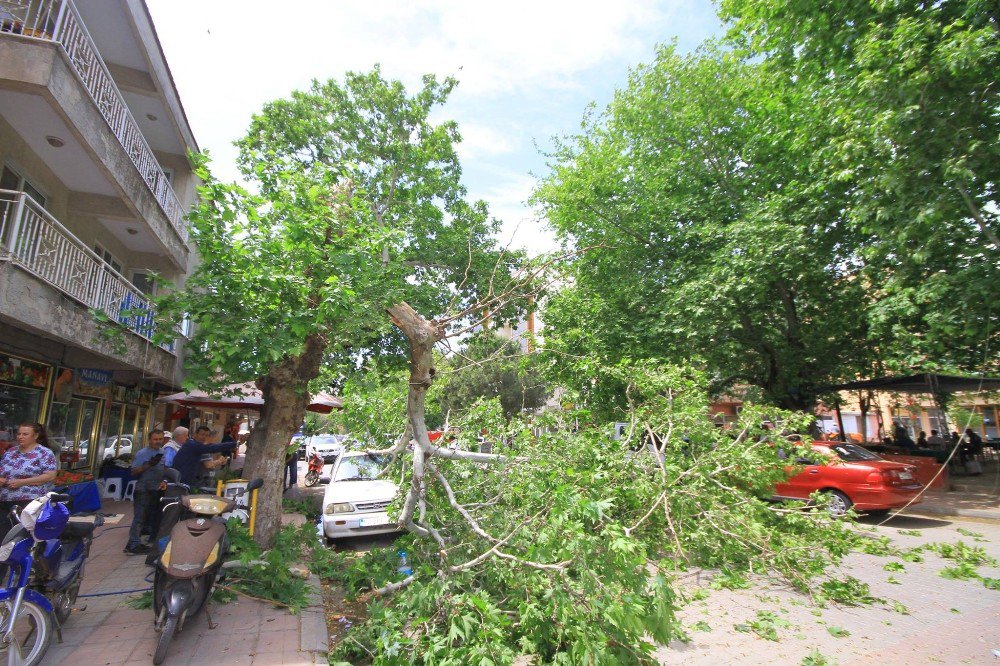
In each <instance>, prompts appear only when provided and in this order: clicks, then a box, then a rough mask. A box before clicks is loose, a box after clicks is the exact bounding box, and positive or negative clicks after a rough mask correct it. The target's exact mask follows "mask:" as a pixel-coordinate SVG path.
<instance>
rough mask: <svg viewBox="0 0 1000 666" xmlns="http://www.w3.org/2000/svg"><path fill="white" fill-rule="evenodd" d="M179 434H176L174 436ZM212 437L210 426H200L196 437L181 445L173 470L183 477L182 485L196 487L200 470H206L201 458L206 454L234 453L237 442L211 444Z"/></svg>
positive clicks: (196, 431) (175, 457)
mask: <svg viewBox="0 0 1000 666" xmlns="http://www.w3.org/2000/svg"><path fill="white" fill-rule="evenodd" d="M176 435H177V432H176V431H175V432H174V436H176ZM211 435H212V429H211V428H209V427H208V426H198V429H197V430H195V433H194V437H193V438H192V439H189V440H187V441H186V442H184V444H182V445H181V448H180V451H178V452H177V455H176V456H174V464H173V468H174V469H176V470H177V471H178V472H179V473H180V475H181V483H184V484H187V485H189V486H192V485H194V483H195V481H196V480H197V478H198V473H199V470H200V469H204V467H203V466H202V464H201V457H202V456H203V455H205V454H206V453H223V452H225V451H232V450H233V447H234V446H235V445H236V443H235V442H226V443H222V442H220V443H218V444H209V443H208V438H209V437H210V436H211Z"/></svg>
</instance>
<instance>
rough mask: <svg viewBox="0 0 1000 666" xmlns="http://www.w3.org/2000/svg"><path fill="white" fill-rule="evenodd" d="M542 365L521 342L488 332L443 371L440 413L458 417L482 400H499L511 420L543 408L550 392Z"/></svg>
mask: <svg viewBox="0 0 1000 666" xmlns="http://www.w3.org/2000/svg"><path fill="white" fill-rule="evenodd" d="M540 364H541V362H540V360H539V357H538V356H536V355H533V354H525V353H523V352H522V351H521V348H520V345H519V344H518V342H516V341H513V340H508V339H506V338H504V337H502V336H500V335H497V334H496V333H494V332H492V331H484V332H482V333H480V334H479V335H477V336H475V337H473V338H472V339H470V340H468V341H467V342H466V343H465V344H464V345H463V346H462V348H461V349H460V350H459V351H458V353H457V354H455V355H453V356H452V357H451V358H449V362H448V363H447V365H446V366H445V367H442V368H440V369H439V375H442V378H441V380H440V384H439V389H438V391H439V392H438V395H439V396H440V398H439V402H440V409H441V411H442V412H444V413H446V414H447V413H449V412H454V413H455V414H456V415H457V414H459V413H463V412H466V411H468V409H469V408H471V407H472V405H473V404H474V403H475V402H476V401H477V400H479V399H489V398H499V400H500V404H501V406H502V407H503V413H504V416H506V417H507V418H508V419H509V418H511V417H512V416H514V415H515V414H518V413H520V412H522V411H525V410H534V409H536V408H538V407H541V406H542V405H543V404H544V403H545V398H546V396H547V394H548V391H547V390H546V388H545V382H544V380H543V378H542V373H541V368H540V367H539V366H540Z"/></svg>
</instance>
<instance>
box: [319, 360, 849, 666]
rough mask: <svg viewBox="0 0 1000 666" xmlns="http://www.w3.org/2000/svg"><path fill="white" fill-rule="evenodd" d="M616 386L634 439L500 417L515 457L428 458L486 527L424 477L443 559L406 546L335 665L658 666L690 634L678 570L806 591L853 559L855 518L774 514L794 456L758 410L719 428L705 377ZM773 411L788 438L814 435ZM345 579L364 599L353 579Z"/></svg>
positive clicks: (383, 566) (380, 562) (381, 559)
mask: <svg viewBox="0 0 1000 666" xmlns="http://www.w3.org/2000/svg"><path fill="white" fill-rule="evenodd" d="M605 372H606V373H607V374H610V375H615V376H616V377H617V379H618V380H619V381H625V382H628V383H629V384H630V386H631V389H630V400H631V407H632V409H631V412H630V416H631V417H632V424H633V426H634V427H633V428H631V429H630V432H629V433H627V435H626V438H625V439H623V440H615V439H613V438H612V436H611V430H610V426H608V427H598V426H597V425H593V424H592V425H587V426H586V427H583V428H575V427H574V426H575V424H580V423H583V424H587V423H590V415H589V414H587V413H586V412H576V413H567V414H547V415H542V416H540V417H536V418H535V419H534V420H533V421H532V422H531V423H530V424H529V423H525V422H524V421H522V420H520V419H517V418H515V419H513V420H512V421H510V422H506V420H504V419H503V418H502V415H500V412H499V410H495V411H494V412H493V413H495V414H497V415H498V416H500V418H498V419H497V420H496V421H491V423H493V424H494V425H492V426H491V427H495V428H498V429H500V430H499V431H498V433H497V434H498V437H497V444H496V445H495V449H494V450H495V451H499V452H500V453H501V454H502V455H503V456H505V457H503V458H501V459H500V460H498V461H496V462H493V463H490V464H488V465H484V464H482V463H478V462H473V461H463V460H446V459H439V458H436V457H435V458H432V459H431V462H432V464H433V465H434V466H435V469H437V470H438V471H440V472H441V473H442V475H443V476H444V478H446V479H448V480H449V484H450V485H449V488H450V489H451V490H452V492H453V495H454V497H455V498H456V499H457V501H458V502H460V504H461V506H463V507H467V509H466V510H467V511H468V512H470V514H469V515H470V516H472V517H473V519H474V521H475V525H473V524H472V523H471V522H470V521H469V520H467V518H466V516H463V515H462V514H461V513H460V512H459V511H458V510H457V509H455V508H454V507H453V506H452V504H451V502H450V501H449V497H448V488H445V487H444V485H443V484H442V483H441V482H440V481H439V480H437V481H435V480H434V479H437V477H433V476H430V477H428V479H429V481H428V487H427V490H426V496H427V504H428V511H427V515H426V516H425V517H424V518H423V524H425V525H427V526H429V527H432V528H434V529H435V530H437V531H438V532H439V533H440V535H441V536H442V538H443V539H445V544H446V548H441V547H440V546H439V544H437V543H435V541H434V540H433V539H430V538H423V537H412V538H413V542H412V544H411V545H410V546H408V547H407V552H408V553H409V554H410V556H411V558H412V561H411V564H412V566H413V567H414V570H415V574H416V578H415V580H414V582H413V583H412V584H410V585H408V586H406V587H404V588H403V589H401V590H399V591H398V592H396V593H395V595H394V596H392V597H390V598H388V599H383V598H381V597H374V598H372V600H371V603H370V606H369V613H370V615H369V619H368V620H367V621H366V622H365V623H363V624H361V625H357V626H356V627H355V628H354V629H353V630H352V632H351V633H350V635H349V636H350V639H349V640H346V641H344V642H342V643H341V644H340V645H339V646H338V648H337V650H336V652H335V655H334V657H335V658H336V659H343V660H347V661H351V660H357V659H365V658H372V657H371V655H374V657H373V659H374V662H375V663H409V662H416V663H456V664H457V663H478V662H481V661H482V660H484V659H486V660H488V661H491V662H492V663H509V662H510V661H512V660H513V659H514V658H516V657H517V656H518V655H521V654H528V655H535V656H536V658H537V659H539V660H540V661H541V662H543V663H577V662H594V663H646V662H649V660H650V654H651V652H652V649H653V647H654V644H655V643H666V642H668V641H669V640H670V639H671V638H673V637H679V636H681V635H683V630H682V628H681V626H680V624H679V621H678V620H677V619H676V618H675V616H674V609H675V608H676V607H677V606H678V605H679V604H680V603H682V601H681V599H679V598H678V596H677V593H676V592H675V591H674V585H673V583H672V577H673V575H674V574H675V573H676V572H678V571H682V570H684V569H687V568H688V567H713V568H719V567H724V568H725V569H726V570H727V571H728V572H729V574H728V575H729V576H730V578H731V579H733V580H737V579H740V578H742V579H745V578H746V576H747V575H749V574H755V575H776V576H779V577H781V578H782V579H784V580H786V581H787V582H789V583H790V584H792V585H793V586H795V587H797V588H798V589H801V590H806V589H808V588H809V586H810V581H812V580H813V579H814V578H816V577H817V576H820V575H822V574H823V572H824V571H825V570H826V567H827V566H828V565H829V564H830V563H832V562H835V561H837V560H839V558H840V557H841V556H842V555H843V554H845V553H847V552H848V551H849V550H850V548H851V545H852V543H853V540H854V537H853V535H852V533H851V530H850V529H849V527H848V526H847V525H846V524H845V523H844V522H843V521H834V520H830V519H829V517H828V516H827V514H826V513H825V512H824V511H821V510H815V511H811V510H802V511H776V510H775V507H774V505H772V504H771V503H769V502H767V501H766V500H765V499H763V498H765V497H768V496H769V495H770V489H771V488H772V487H773V485H774V483H775V482H776V481H777V480H779V479H783V478H785V475H786V474H787V472H786V470H785V463H786V461H784V460H782V459H781V458H779V456H778V453H777V449H778V447H779V445H780V446H784V447H790V448H791V447H794V446H795V445H794V444H793V443H790V442H789V441H787V440H786V439H785V438H784V437H782V436H780V435H778V434H776V433H775V432H774V431H771V430H765V429H763V428H762V427H761V423H762V421H763V420H764V416H763V414H764V412H763V411H761V410H757V409H755V408H754V407H752V406H748V407H747V409H746V410H745V411H744V412H743V414H744V420H743V421H741V422H740V423H738V424H736V426H735V427H734V428H733V429H732V430H730V431H723V430H719V429H717V428H715V427H713V426H712V424H711V422H710V420H709V419H708V418H707V407H706V405H707V402H706V394H705V381H704V378H703V377H701V376H700V375H698V374H697V373H692V372H691V371H680V370H675V369H670V368H665V367H664V366H662V365H660V364H648V365H646V364H632V365H628V366H622V367H613V368H606V369H605ZM767 414H768V416H769V418H771V419H773V420H776V421H778V422H781V423H783V424H785V425H787V427H788V428H789V429H794V428H795V427H796V426H798V425H800V424H801V423H802V421H800V420H796V418H795V417H794V416H793V415H792V414H788V413H782V412H778V411H777V410H774V409H771V410H768V411H767ZM646 432H655V433H658V435H659V437H658V438H657V441H658V442H659V444H660V446H661V447H662V448H661V449H660V450H658V451H656V452H655V453H654V452H653V451H652V450H650V449H648V448H643V447H642V440H643V436H642V435H643V433H646ZM406 483H407V481H406V480H405V479H404V486H405V485H406ZM477 528H478V530H477ZM480 531H481V532H480ZM483 534H487V535H496V536H494V537H492V538H485V537H483ZM408 538H411V537H408ZM494 539H495V540H494ZM492 552H499V553H503V554H504V557H500V556H499V554H498V555H496V556H491V553H492ZM366 557H370V558H372V559H371V560H369V561H368V562H359V563H358V568H359V569H361V570H364V569H365V568H367V567H368V566H371V567H372V571H374V572H375V574H374V575H372V576H371V580H370V581H366V582H367V583H368V584H374V585H378V584H379V583H380V582H382V581H383V580H385V576H386V575H389V576H390V577H391V576H392V568H393V567H394V565H393V563H392V558H391V556H389V557H387V556H385V555H378V554H376V555H370V556H366ZM472 561H476V562H477V564H476V566H466V565H467V564H468V563H469V562H472ZM350 566H354V565H350ZM379 572H381V573H379ZM342 575H343V577H344V579H345V580H346V581H347V582H348V585H349V587H354V586H356V585H358V582H359V581H358V576H357V575H356V574H354V573H351V572H350V570H348V571H347V572H346V573H344V574H342ZM369 653H370V654H369Z"/></svg>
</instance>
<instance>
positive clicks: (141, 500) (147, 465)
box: [124, 429, 164, 555]
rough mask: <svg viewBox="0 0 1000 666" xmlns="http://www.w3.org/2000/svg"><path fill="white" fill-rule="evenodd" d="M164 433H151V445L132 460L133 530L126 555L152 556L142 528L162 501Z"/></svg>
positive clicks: (131, 530)
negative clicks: (145, 543)
mask: <svg viewBox="0 0 1000 666" xmlns="http://www.w3.org/2000/svg"><path fill="white" fill-rule="evenodd" d="M163 442H164V437H163V431H162V430H159V429H157V430H154V431H152V432H151V433H149V445H148V446H147V447H146V448H144V449H142V450H141V451H139V452H138V453H136V454H135V457H134V458H133V459H132V476H133V477H136V479H137V481H136V483H135V493H134V494H133V495H132V509H133V511H134V513H133V514H132V527H131V528H130V529H129V532H128V543H127V544H125V551H124V552H125V554H126V555H138V554H140V553H146V552H149V546H145V545H143V544H142V543H141V542H140V538H141V536H142V527H143V525H144V524H146V523H147V522H149V517H150V514H151V513H152V512H153V511H155V510H156V508H157V506H156V505H157V503H158V502H159V501H160V492H159V491H160V482H161V481H163V474H164V465H163V457H164V456H163V451H162V448H163Z"/></svg>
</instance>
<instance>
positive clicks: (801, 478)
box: [775, 449, 828, 499]
mask: <svg viewBox="0 0 1000 666" xmlns="http://www.w3.org/2000/svg"><path fill="white" fill-rule="evenodd" d="M825 459H826V456H825V455H824V454H823V452H821V451H819V450H816V449H814V450H813V451H812V452H811V453H809V454H806V455H805V456H801V457H799V458H797V459H796V461H795V462H796V464H798V465H802V471H800V472H799V473H798V474H796V475H795V476H792V477H790V478H789V479H788V480H787V481H785V482H784V483H779V484H778V485H777V486H776V487H775V495H777V496H779V497H790V498H794V499H809V496H810V495H811V494H812V493H814V492H815V491H817V490H819V489H820V488H821V487H823V484H824V483H825V481H826V476H827V470H828V468H827V466H826V465H825V464H824V462H825Z"/></svg>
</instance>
